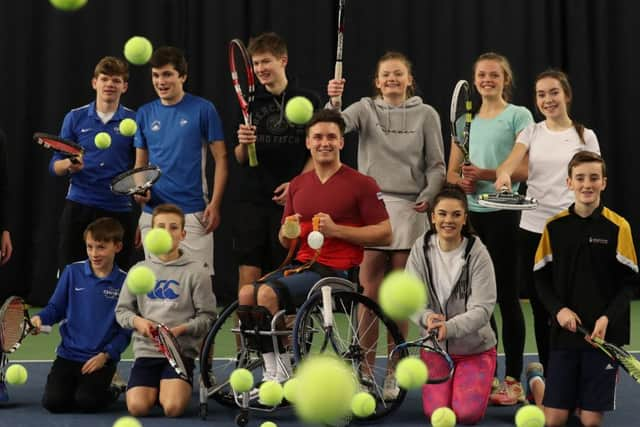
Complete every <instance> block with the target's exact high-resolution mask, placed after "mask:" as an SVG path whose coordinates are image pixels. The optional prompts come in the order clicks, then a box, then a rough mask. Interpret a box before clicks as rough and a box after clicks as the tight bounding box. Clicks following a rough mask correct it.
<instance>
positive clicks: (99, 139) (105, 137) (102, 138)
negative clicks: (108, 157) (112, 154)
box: [93, 132, 111, 150]
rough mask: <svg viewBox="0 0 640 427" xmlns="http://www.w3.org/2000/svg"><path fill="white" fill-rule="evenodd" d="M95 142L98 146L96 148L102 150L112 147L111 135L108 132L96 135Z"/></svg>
mask: <svg viewBox="0 0 640 427" xmlns="http://www.w3.org/2000/svg"><path fill="white" fill-rule="evenodd" d="M93 142H94V143H95V144H96V147H98V148H99V149H101V150H105V149H107V148H109V147H111V135H109V134H108V133H107V132H100V133H98V134H96V136H95V138H93Z"/></svg>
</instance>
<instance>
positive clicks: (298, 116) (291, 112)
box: [284, 96, 313, 125]
mask: <svg viewBox="0 0 640 427" xmlns="http://www.w3.org/2000/svg"><path fill="white" fill-rule="evenodd" d="M284 114H285V116H287V120H289V121H290V122H291V123H293V124H296V125H304V124H306V123H307V122H308V121H309V120H311V116H313V104H312V103H311V101H309V98H305V97H304V96H294V97H293V98H291V99H290V100H289V102H287V105H286V107H284Z"/></svg>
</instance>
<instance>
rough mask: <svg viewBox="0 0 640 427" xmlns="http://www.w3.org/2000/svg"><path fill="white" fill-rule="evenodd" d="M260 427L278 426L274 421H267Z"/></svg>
mask: <svg viewBox="0 0 640 427" xmlns="http://www.w3.org/2000/svg"><path fill="white" fill-rule="evenodd" d="M260 427H278V424H276V423H274V422H273V421H265V422H263V423H262V424H260Z"/></svg>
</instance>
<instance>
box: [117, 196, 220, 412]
mask: <svg viewBox="0 0 640 427" xmlns="http://www.w3.org/2000/svg"><path fill="white" fill-rule="evenodd" d="M151 224H152V226H153V229H152V230H150V231H149V233H147V235H146V237H145V240H144V243H145V245H147V248H146V249H147V251H149V252H152V253H154V254H155V255H156V256H155V257H152V258H149V259H147V260H145V261H142V262H140V263H138V264H136V265H135V266H134V267H133V268H132V269H131V270H130V272H129V275H128V276H127V279H126V284H127V286H125V287H124V288H123V290H122V292H121V294H120V299H119V300H118V305H117V308H116V318H117V320H118V322H119V323H120V325H122V326H123V327H124V328H127V329H134V330H135V331H134V333H133V352H134V355H135V362H134V364H133V367H132V368H131V374H130V377H129V384H128V387H127V409H128V410H129V413H130V414H131V415H133V416H135V417H140V416H145V415H147V414H148V413H149V411H150V410H151V409H152V408H153V407H154V406H155V404H156V402H158V401H159V403H160V405H161V406H162V408H163V410H164V413H165V415H166V416H168V417H177V416H180V415H181V414H182V413H183V412H184V410H185V409H186V408H187V406H188V404H189V401H190V400H191V392H192V384H191V380H192V375H193V366H194V359H195V358H196V356H197V355H198V352H199V349H200V342H201V340H202V338H203V337H204V335H205V334H206V333H207V331H208V330H209V328H210V327H211V324H212V323H213V319H214V316H215V310H216V299H215V296H214V295H213V291H212V289H211V276H210V275H209V272H208V270H207V269H206V266H205V265H204V263H203V262H202V261H200V260H195V259H193V258H191V257H189V256H188V255H187V254H186V253H184V252H183V251H182V249H181V248H180V242H181V241H182V240H183V239H184V238H185V235H186V230H185V217H184V213H183V212H182V210H181V209H180V208H179V207H177V206H176V205H171V204H161V205H158V206H156V208H155V209H154V210H153V214H152V218H151ZM149 284H151V286H149ZM158 323H163V324H165V325H166V326H167V327H168V328H170V330H171V333H172V334H173V335H174V336H175V337H176V338H177V340H178V343H179V344H180V347H181V349H182V354H183V358H184V361H185V364H186V366H187V370H188V372H187V374H188V376H189V380H183V379H182V378H180V377H179V376H178V374H176V371H175V370H174V369H173V368H172V367H171V365H170V364H169V361H168V360H167V359H166V358H165V357H164V355H163V354H162V353H160V351H159V350H158V349H157V347H156V345H155V344H154V341H153V340H152V338H151V332H152V331H153V329H155V328H156V326H157V324H158Z"/></svg>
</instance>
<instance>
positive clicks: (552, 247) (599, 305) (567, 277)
mask: <svg viewBox="0 0 640 427" xmlns="http://www.w3.org/2000/svg"><path fill="white" fill-rule="evenodd" d="M533 269H534V271H535V282H536V290H537V291H538V296H539V298H540V300H541V301H542V303H543V305H544V306H545V308H546V309H547V311H548V312H549V315H550V317H551V348H552V349H577V348H588V347H589V344H588V343H587V342H586V341H585V340H584V339H583V337H581V336H579V335H578V334H573V333H571V332H569V331H567V330H565V329H563V328H561V327H560V325H559V324H558V322H557V320H556V314H557V313H558V311H560V309H561V308H563V307H568V308H569V309H571V310H573V311H574V312H575V313H576V314H577V315H578V317H580V319H581V320H582V324H583V325H584V326H585V327H586V328H587V329H589V330H591V329H592V328H593V326H594V324H595V321H596V320H597V319H598V318H599V317H600V316H602V315H605V316H607V317H608V318H609V324H608V327H607V333H606V336H605V338H606V340H607V341H609V342H612V343H614V344H618V345H623V344H628V343H629V338H630V332H629V330H630V326H629V324H630V313H629V302H630V300H631V298H632V297H633V294H634V292H635V290H636V287H637V284H638V261H637V257H636V251H635V248H634V245H633V239H632V236H631V227H630V226H629V223H628V222H627V221H626V220H625V219H624V218H623V217H621V216H620V215H618V214H616V213H615V212H613V211H611V210H610V209H608V208H606V207H604V206H602V205H600V206H599V207H598V208H597V209H596V210H595V211H594V212H593V213H592V214H591V215H590V216H588V217H585V218H583V217H581V216H579V215H577V214H576V213H575V211H574V205H571V206H570V207H569V208H568V209H566V210H564V211H562V212H560V213H558V214H557V215H555V216H553V217H552V218H550V219H549V220H548V221H547V224H546V226H545V229H544V231H543V233H542V236H541V238H540V243H539V244H538V250H537V251H536V255H535V263H534V267H533Z"/></svg>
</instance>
